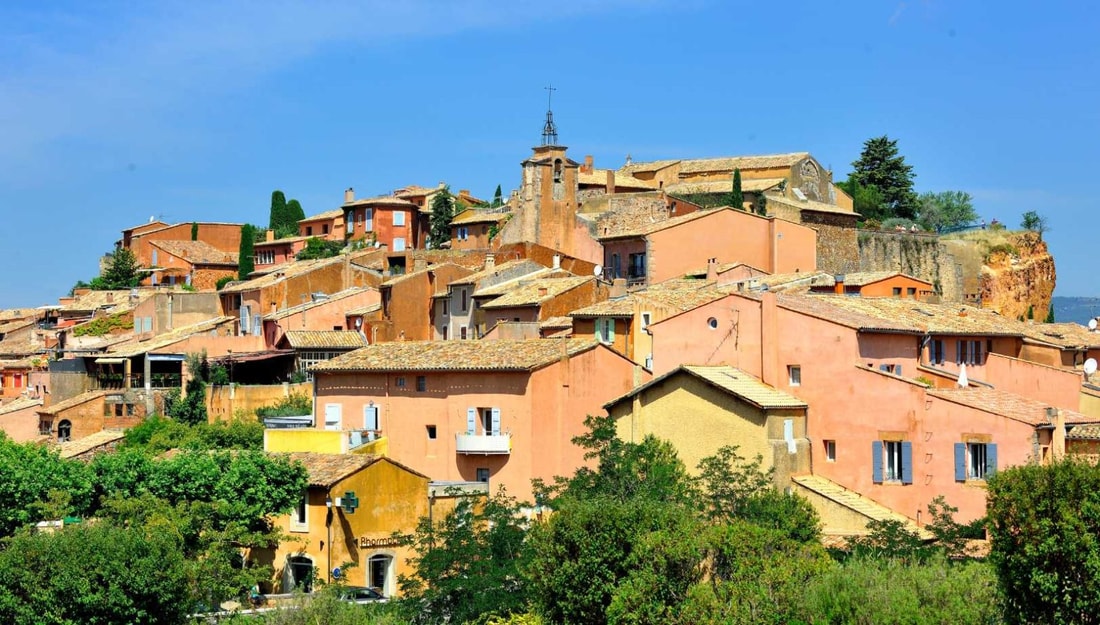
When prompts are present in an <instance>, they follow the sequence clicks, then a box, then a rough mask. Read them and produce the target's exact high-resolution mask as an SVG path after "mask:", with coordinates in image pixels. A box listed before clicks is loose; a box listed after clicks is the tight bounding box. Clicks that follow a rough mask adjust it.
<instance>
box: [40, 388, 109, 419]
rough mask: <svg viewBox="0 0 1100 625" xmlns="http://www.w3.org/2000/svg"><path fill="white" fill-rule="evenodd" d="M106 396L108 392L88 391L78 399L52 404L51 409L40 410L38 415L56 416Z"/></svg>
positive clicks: (77, 397)
mask: <svg viewBox="0 0 1100 625" xmlns="http://www.w3.org/2000/svg"><path fill="white" fill-rule="evenodd" d="M106 395H107V391H88V392H87V393H81V394H80V395H77V396H76V397H70V398H69V399H66V400H65V401H62V402H58V403H56V404H51V405H50V407H49V408H43V409H42V410H39V411H38V414H44V415H56V414H57V413H59V412H61V411H62V410H68V409H69V408H73V407H75V406H81V405H83V404H86V403H88V402H90V401H93V400H96V399H99V398H101V397H104V396H106Z"/></svg>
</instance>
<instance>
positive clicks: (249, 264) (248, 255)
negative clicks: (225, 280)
mask: <svg viewBox="0 0 1100 625" xmlns="http://www.w3.org/2000/svg"><path fill="white" fill-rule="evenodd" d="M255 245H256V226H253V225H251V224H245V225H243V226H241V245H240V247H239V248H238V250H239V251H238V256H237V279H239V280H247V279H248V274H250V273H252V272H253V271H255V270H256V257H255V249H254V246H255Z"/></svg>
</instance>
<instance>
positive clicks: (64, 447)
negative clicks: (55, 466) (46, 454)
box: [57, 430, 126, 458]
mask: <svg viewBox="0 0 1100 625" xmlns="http://www.w3.org/2000/svg"><path fill="white" fill-rule="evenodd" d="M124 438H126V433H125V432H123V431H122V430H100V431H99V432H96V433H94V434H89V435H88V436H85V437H84V438H79V439H77V440H75V441H66V442H64V443H61V444H59V445H58V446H57V449H58V452H59V454H60V456H61V457H62V458H75V457H77V456H80V455H82V454H86V453H88V452H89V451H92V450H93V449H95V448H97V447H103V446H105V445H110V444H111V443H117V442H119V441H121V440H122V439H124Z"/></svg>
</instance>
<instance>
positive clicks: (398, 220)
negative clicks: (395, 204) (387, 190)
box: [392, 211, 407, 228]
mask: <svg viewBox="0 0 1100 625" xmlns="http://www.w3.org/2000/svg"><path fill="white" fill-rule="evenodd" d="M392 215H393V227H394V228H404V227H405V222H406V221H407V220H406V219H405V211H393V213H392Z"/></svg>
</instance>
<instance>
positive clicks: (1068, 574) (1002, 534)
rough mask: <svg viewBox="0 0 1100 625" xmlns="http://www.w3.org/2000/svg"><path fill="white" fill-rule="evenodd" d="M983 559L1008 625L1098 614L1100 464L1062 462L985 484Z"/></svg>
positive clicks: (1093, 618) (1025, 468)
mask: <svg viewBox="0 0 1100 625" xmlns="http://www.w3.org/2000/svg"><path fill="white" fill-rule="evenodd" d="M987 485H988V493H989V494H988V507H987V512H988V515H989V529H990V537H991V545H990V556H989V559H990V562H992V563H993V566H994V567H995V569H996V571H997V577H998V579H999V580H1000V585H1001V589H1002V590H1003V592H1004V598H1005V603H1006V610H1005V618H1006V620H1007V622H1009V623H1020V624H1023V623H1055V624H1062V623H1065V624H1069V623H1096V622H1097V621H1098V619H1100V617H1098V615H1100V540H1098V537H1100V467H1097V466H1096V465H1094V464H1091V463H1087V462H1083V461H1079V460H1075V459H1067V460H1060V461H1056V462H1054V463H1052V464H1048V465H1039V464H1027V465H1019V466H1015V467H1011V468H1008V469H1005V470H1003V471H998V472H997V473H996V474H994V475H993V476H992V477H990V478H989V480H988V481H987Z"/></svg>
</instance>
